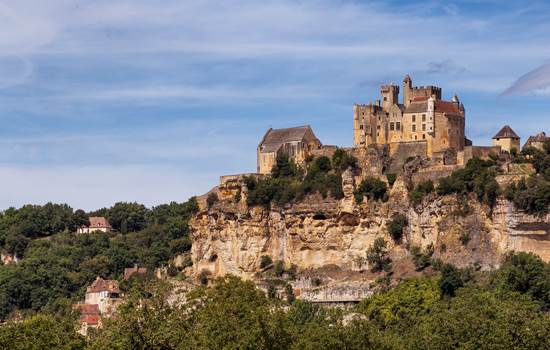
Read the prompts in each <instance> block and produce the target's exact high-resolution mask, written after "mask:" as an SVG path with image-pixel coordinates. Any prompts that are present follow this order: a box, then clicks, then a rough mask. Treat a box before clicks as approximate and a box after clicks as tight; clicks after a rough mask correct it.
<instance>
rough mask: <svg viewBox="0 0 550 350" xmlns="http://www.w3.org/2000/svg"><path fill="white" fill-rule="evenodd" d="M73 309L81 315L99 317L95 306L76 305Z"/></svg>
mask: <svg viewBox="0 0 550 350" xmlns="http://www.w3.org/2000/svg"><path fill="white" fill-rule="evenodd" d="M75 309H77V310H79V311H80V314H81V315H99V305H97V304H77V305H76V307H75Z"/></svg>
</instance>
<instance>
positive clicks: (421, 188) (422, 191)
mask: <svg viewBox="0 0 550 350" xmlns="http://www.w3.org/2000/svg"><path fill="white" fill-rule="evenodd" d="M433 191H434V183H433V182H432V180H427V181H424V182H421V183H419V184H418V185H416V187H415V188H414V190H412V191H411V192H409V200H410V201H411V204H412V205H413V206H416V205H418V204H420V203H421V202H422V199H424V196H425V195H427V194H429V193H432V192H433Z"/></svg>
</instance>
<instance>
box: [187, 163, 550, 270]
mask: <svg viewBox="0 0 550 350" xmlns="http://www.w3.org/2000/svg"><path fill="white" fill-rule="evenodd" d="M343 187H344V194H345V197H344V198H343V199H342V200H334V199H331V198H330V197H328V198H325V199H323V198H322V197H321V196H319V195H314V196H309V197H307V198H305V199H304V200H302V201H300V202H298V203H293V204H290V205H286V206H284V207H276V206H273V207H272V208H271V209H264V208H261V207H253V208H248V207H247V206H246V202H245V201H244V200H243V199H242V200H241V201H240V202H239V203H234V201H233V200H232V199H231V196H230V195H228V194H226V195H225V196H222V197H221V200H220V201H219V202H218V203H216V204H215V205H214V206H213V207H212V208H210V209H207V208H206V207H205V206H204V205H203V206H202V210H201V211H200V212H199V213H198V214H197V215H196V216H195V217H194V218H193V219H192V220H191V222H190V225H191V238H192V240H193V247H192V259H193V270H194V273H196V274H199V273H200V272H202V271H205V270H206V271H209V272H211V273H212V274H213V275H214V276H219V275H224V274H227V273H231V274H234V275H238V276H241V277H244V278H252V277H253V276H254V274H255V273H256V272H258V271H259V266H260V260H261V257H262V256H263V255H269V256H270V257H271V258H272V259H273V260H282V261H283V262H284V263H285V264H286V265H287V266H290V265H291V264H295V265H296V266H297V267H298V269H299V270H304V269H310V268H321V267H323V266H328V265H336V266H337V267H339V268H341V269H343V270H348V271H359V270H365V269H366V268H368V267H367V266H365V262H364V260H365V259H364V257H365V252H366V250H367V248H368V247H369V246H370V245H371V244H372V243H373V241H374V240H375V239H376V238H377V237H379V236H383V237H384V238H385V239H386V241H388V242H389V244H390V250H391V255H392V259H393V260H394V261H399V260H400V259H405V258H406V257H407V256H408V254H409V253H408V250H407V249H406V247H407V246H411V245H417V246H421V247H427V246H429V245H430V244H433V246H434V248H435V249H434V256H435V257H439V258H441V259H442V260H443V261H448V262H451V263H453V264H455V265H458V266H465V265H477V266H479V267H481V268H492V267H495V266H497V265H498V264H499V262H500V261H501V258H502V256H503V254H505V253H506V252H508V251H511V250H522V251H530V252H534V253H536V254H538V255H540V256H541V257H542V258H543V259H544V260H546V261H550V215H547V216H545V217H534V216H530V215H526V214H524V213H522V212H520V211H517V210H515V209H514V208H513V206H512V204H511V203H509V202H508V201H507V200H505V199H499V200H498V202H497V204H496V206H495V207H494V208H493V209H492V210H490V209H489V208H487V207H486V206H484V205H481V204H480V203H479V202H477V201H476V200H475V199H471V200H466V201H464V200H459V199H458V198H457V197H455V196H446V197H437V196H435V195H431V196H428V197H427V198H425V199H424V201H423V202H422V203H421V204H420V205H419V206H418V207H416V208H411V207H410V205H409V202H408V199H407V189H406V186H405V184H404V182H403V180H401V178H400V179H398V180H397V181H396V183H395V184H394V185H393V187H392V188H391V189H390V196H389V200H388V201H387V202H375V201H367V200H365V201H364V202H363V203H361V204H359V205H358V204H356V203H355V201H354V198H353V188H354V178H353V176H352V175H351V173H349V172H347V173H344V176H343ZM239 191H240V189H239ZM242 193H243V194H246V189H243V191H242ZM395 213H403V214H404V215H406V216H407V218H408V227H407V228H406V230H405V235H404V238H403V240H402V242H400V243H399V244H397V243H395V242H393V241H392V239H391V238H390V237H389V235H388V233H387V229H386V224H387V222H388V221H389V220H390V218H391V217H392V216H393V215H394V214H395Z"/></svg>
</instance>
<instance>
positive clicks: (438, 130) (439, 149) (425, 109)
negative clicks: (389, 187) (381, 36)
mask: <svg viewBox="0 0 550 350" xmlns="http://www.w3.org/2000/svg"><path fill="white" fill-rule="evenodd" d="M380 94H381V100H377V101H376V102H375V103H374V104H373V103H369V104H366V105H364V104H356V105H354V106H353V129H354V145H355V147H356V148H367V147H368V146H370V145H387V146H389V150H390V155H392V154H395V153H396V152H398V151H399V149H400V148H402V147H407V146H408V148H409V149H413V150H414V152H413V153H415V155H426V156H428V157H432V156H434V154H436V153H443V152H445V151H446V150H448V149H451V150H453V151H455V152H459V151H463V150H464V146H465V144H466V143H467V141H466V139H465V136H464V124H465V110H464V105H463V104H462V103H460V100H459V99H458V97H457V96H456V95H455V96H454V97H453V98H452V100H451V101H444V100H442V98H441V96H442V95H441V88H439V87H436V86H421V87H415V86H413V84H412V79H411V77H410V76H408V75H407V76H405V79H404V80H403V101H402V103H399V86H397V85H383V86H382V87H381V88H380ZM408 153H411V152H408ZM419 153H420V154H419Z"/></svg>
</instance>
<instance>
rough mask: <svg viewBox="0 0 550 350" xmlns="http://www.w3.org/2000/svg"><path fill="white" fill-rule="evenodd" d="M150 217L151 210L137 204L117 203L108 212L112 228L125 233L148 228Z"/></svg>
mask: <svg viewBox="0 0 550 350" xmlns="http://www.w3.org/2000/svg"><path fill="white" fill-rule="evenodd" d="M148 216H149V210H148V209H147V208H146V207H145V206H144V205H143V204H139V203H136V202H133V203H127V202H118V203H115V205H114V206H113V207H112V208H110V209H109V210H108V212H107V218H108V219H109V223H110V224H111V226H113V228H114V229H115V230H118V231H120V232H123V233H126V232H136V231H139V230H143V229H144V228H145V227H146V226H147V219H148ZM123 226H124V227H123ZM124 229H126V230H124Z"/></svg>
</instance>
